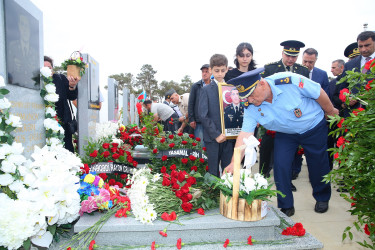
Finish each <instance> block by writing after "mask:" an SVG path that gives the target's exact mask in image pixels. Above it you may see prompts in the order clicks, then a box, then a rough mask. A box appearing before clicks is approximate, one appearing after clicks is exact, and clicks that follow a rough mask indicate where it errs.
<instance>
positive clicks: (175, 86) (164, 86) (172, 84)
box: [155, 80, 182, 98]
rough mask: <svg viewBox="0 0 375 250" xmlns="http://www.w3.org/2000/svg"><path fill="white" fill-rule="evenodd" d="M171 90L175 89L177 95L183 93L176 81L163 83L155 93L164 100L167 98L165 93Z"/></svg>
mask: <svg viewBox="0 0 375 250" xmlns="http://www.w3.org/2000/svg"><path fill="white" fill-rule="evenodd" d="M170 89H174V90H176V92H177V93H182V88H181V86H180V85H179V84H178V83H177V82H175V81H172V80H171V81H169V82H168V81H165V80H164V81H162V82H161V83H160V84H159V88H158V89H157V90H156V91H155V92H156V94H157V95H158V96H159V97H160V98H164V97H165V93H166V92H167V91H168V90H170Z"/></svg>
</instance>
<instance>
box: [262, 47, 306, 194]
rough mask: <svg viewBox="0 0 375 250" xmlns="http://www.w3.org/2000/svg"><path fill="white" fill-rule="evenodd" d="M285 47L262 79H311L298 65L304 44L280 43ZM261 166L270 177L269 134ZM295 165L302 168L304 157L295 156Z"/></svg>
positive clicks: (271, 145)
mask: <svg viewBox="0 0 375 250" xmlns="http://www.w3.org/2000/svg"><path fill="white" fill-rule="evenodd" d="M280 45H281V46H283V51H282V54H281V56H282V58H281V60H280V61H278V62H272V63H268V64H266V65H265V66H264V72H263V73H262V77H263V78H265V77H268V76H271V75H273V74H275V73H278V72H293V73H296V74H300V75H303V76H305V77H307V78H309V73H310V71H309V69H308V68H307V67H305V66H303V65H301V64H298V63H296V61H297V59H298V55H299V52H300V50H301V48H303V47H305V44H304V43H303V42H300V41H297V40H287V41H284V42H282V43H280ZM259 153H260V158H259V164H260V166H261V169H262V173H263V174H265V175H266V176H269V173H270V171H271V170H272V165H273V162H272V159H273V158H272V156H273V154H274V138H273V137H272V136H271V135H269V134H264V135H263V136H262V147H261V148H260V152H259ZM293 164H294V165H297V166H301V164H302V157H301V156H299V155H298V154H297V151H296V154H295V160H294V163H293ZM291 187H292V191H297V188H296V187H295V186H294V185H293V183H292V185H291Z"/></svg>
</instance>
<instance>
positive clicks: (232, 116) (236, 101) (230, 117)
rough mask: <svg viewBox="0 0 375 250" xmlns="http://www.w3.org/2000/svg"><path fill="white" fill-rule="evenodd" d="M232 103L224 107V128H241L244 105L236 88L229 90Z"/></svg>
mask: <svg viewBox="0 0 375 250" xmlns="http://www.w3.org/2000/svg"><path fill="white" fill-rule="evenodd" d="M230 96H231V99H232V103H231V104H230V105H228V106H226V107H225V109H224V124H225V128H241V127H242V121H243V112H244V105H243V104H242V103H241V100H240V98H239V95H238V90H237V88H233V89H232V90H231V91H230Z"/></svg>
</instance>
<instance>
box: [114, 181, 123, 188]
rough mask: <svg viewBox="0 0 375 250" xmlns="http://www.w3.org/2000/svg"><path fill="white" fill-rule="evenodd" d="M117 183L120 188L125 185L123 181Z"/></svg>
mask: <svg viewBox="0 0 375 250" xmlns="http://www.w3.org/2000/svg"><path fill="white" fill-rule="evenodd" d="M115 185H117V186H118V187H119V188H122V187H123V186H124V185H123V184H122V183H121V182H118V181H117V182H116V183H115Z"/></svg>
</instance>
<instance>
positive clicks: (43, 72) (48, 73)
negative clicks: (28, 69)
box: [40, 67, 52, 78]
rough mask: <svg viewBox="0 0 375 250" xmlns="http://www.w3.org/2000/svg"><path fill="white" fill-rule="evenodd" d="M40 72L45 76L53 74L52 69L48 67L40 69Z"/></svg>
mask: <svg viewBox="0 0 375 250" xmlns="http://www.w3.org/2000/svg"><path fill="white" fill-rule="evenodd" d="M40 73H41V74H42V75H43V76H44V77H47V78H48V77H50V76H52V70H51V69H50V68H48V67H43V68H41V69H40Z"/></svg>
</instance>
